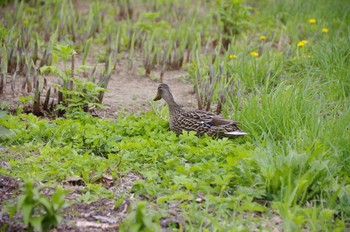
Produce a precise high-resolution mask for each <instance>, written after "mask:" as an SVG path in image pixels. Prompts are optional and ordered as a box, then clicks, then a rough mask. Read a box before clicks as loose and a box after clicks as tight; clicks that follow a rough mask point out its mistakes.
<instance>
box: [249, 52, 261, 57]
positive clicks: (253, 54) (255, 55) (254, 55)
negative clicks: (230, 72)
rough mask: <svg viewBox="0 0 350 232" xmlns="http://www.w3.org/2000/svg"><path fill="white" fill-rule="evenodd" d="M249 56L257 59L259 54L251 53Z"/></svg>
mask: <svg viewBox="0 0 350 232" xmlns="http://www.w3.org/2000/svg"><path fill="white" fill-rule="evenodd" d="M250 55H251V56H252V57H258V56H259V53H258V52H251V53H250Z"/></svg>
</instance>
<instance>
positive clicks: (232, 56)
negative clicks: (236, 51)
mask: <svg viewBox="0 0 350 232" xmlns="http://www.w3.org/2000/svg"><path fill="white" fill-rule="evenodd" d="M229 57H230V59H231V60H232V59H237V56H236V55H232V54H231V55H230V56H229Z"/></svg>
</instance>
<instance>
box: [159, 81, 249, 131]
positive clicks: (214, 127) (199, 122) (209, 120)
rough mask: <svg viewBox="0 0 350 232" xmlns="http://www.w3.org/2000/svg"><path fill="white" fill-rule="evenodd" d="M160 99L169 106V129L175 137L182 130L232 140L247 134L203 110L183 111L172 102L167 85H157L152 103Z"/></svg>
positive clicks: (234, 123) (229, 121)
mask: <svg viewBox="0 0 350 232" xmlns="http://www.w3.org/2000/svg"><path fill="white" fill-rule="evenodd" d="M162 98H163V99H164V100H165V101H166V103H167V104H168V106H169V113H170V129H171V130H172V131H174V132H175V133H176V134H177V135H179V134H181V133H182V131H183V130H186V131H196V132H197V135H198V136H201V135H203V134H207V135H209V136H211V137H219V138H222V137H229V138H234V137H236V136H240V135H246V134H247V133H246V132H244V131H241V130H240V129H239V128H238V126H237V124H238V122H235V121H231V120H227V119H225V118H222V117H220V116H219V115H216V114H214V113H212V112H208V111H203V110H194V111H189V112H187V111H185V110H184V109H182V108H181V107H180V106H179V105H178V104H177V103H176V102H175V101H174V98H173V95H172V94H171V92H170V89H169V86H168V85H167V84H160V85H159V87H158V92H157V96H156V97H155V98H154V101H158V100H160V99H162Z"/></svg>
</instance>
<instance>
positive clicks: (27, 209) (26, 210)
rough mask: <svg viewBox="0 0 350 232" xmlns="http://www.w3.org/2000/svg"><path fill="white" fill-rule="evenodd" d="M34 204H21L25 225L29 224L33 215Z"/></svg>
mask: <svg viewBox="0 0 350 232" xmlns="http://www.w3.org/2000/svg"><path fill="white" fill-rule="evenodd" d="M32 210H33V205H32V204H24V205H22V206H21V213H22V216H23V222H24V225H26V226H28V224H29V222H30V219H31V216H32Z"/></svg>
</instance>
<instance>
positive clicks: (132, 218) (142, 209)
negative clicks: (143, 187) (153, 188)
mask: <svg viewBox="0 0 350 232" xmlns="http://www.w3.org/2000/svg"><path fill="white" fill-rule="evenodd" d="M146 210H147V203H146V202H144V201H141V202H139V203H138V204H137V205H136V207H135V210H134V211H133V212H132V213H130V214H129V215H128V217H127V218H126V219H124V221H123V222H122V224H121V226H120V231H130V232H141V231H149V232H151V231H160V229H161V227H160V225H159V222H156V221H157V218H156V217H155V216H154V215H149V214H147V212H146ZM158 220H159V219H158Z"/></svg>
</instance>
